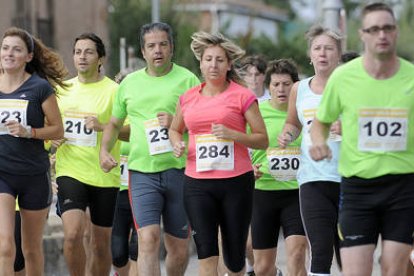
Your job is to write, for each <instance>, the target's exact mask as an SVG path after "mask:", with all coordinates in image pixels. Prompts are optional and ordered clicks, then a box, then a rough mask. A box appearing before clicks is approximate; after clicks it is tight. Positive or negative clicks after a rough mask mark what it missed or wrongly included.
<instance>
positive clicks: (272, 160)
mask: <svg viewBox="0 0 414 276" xmlns="http://www.w3.org/2000/svg"><path fill="white" fill-rule="evenodd" d="M297 81H299V76H298V72H297V69H296V65H295V64H294V63H293V62H292V61H291V60H287V59H280V60H275V61H272V62H270V63H269V67H268V69H267V71H266V78H265V85H266V87H268V88H269V90H270V95H271V100H268V101H264V102H262V103H260V104H259V109H260V112H261V114H262V116H263V119H264V122H265V124H266V130H267V134H268V137H269V147H268V148H267V150H254V151H253V156H252V162H253V165H254V168H255V176H256V185H255V190H254V196H253V216H252V239H253V252H254V259H255V260H256V262H255V265H254V271H255V274H256V275H257V276H259V275H281V272H280V270H279V269H277V268H276V266H275V262H276V255H277V245H278V239H279V229H280V228H282V230H283V235H284V238H285V243H286V252H287V268H288V271H287V274H288V275H306V268H305V259H306V258H305V257H306V247H307V243H306V238H305V231H304V230H303V225H302V220H301V216H300V208H299V186H298V182H297V181H296V173H297V169H298V168H299V157H300V156H299V155H300V142H301V137H299V138H298V139H296V140H295V141H294V142H293V143H291V144H290V146H289V147H287V148H286V149H280V148H278V146H277V137H278V135H279V134H280V132H281V131H282V128H283V125H284V123H285V120H286V117H287V106H288V100H289V94H290V90H291V88H292V86H293V84H294V83H295V82H297ZM277 271H279V272H277Z"/></svg>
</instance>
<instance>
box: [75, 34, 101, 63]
mask: <svg viewBox="0 0 414 276" xmlns="http://www.w3.org/2000/svg"><path fill="white" fill-rule="evenodd" d="M85 39H89V40H92V41H93V42H94V43H95V46H96V52H97V53H98V56H99V57H100V58H101V57H104V56H106V51H105V45H104V44H103V42H102V39H101V38H100V37H99V36H97V35H96V34H94V33H83V34H81V35H80V36H78V37H76V38H75V43H73V48H74V49H73V51H75V45H76V42H78V40H85Z"/></svg>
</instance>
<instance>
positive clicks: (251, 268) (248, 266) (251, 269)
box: [246, 260, 253, 273]
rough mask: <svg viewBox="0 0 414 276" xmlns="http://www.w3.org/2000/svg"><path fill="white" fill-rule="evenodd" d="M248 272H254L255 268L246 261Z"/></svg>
mask: <svg viewBox="0 0 414 276" xmlns="http://www.w3.org/2000/svg"><path fill="white" fill-rule="evenodd" d="M246 272H247V273H248V272H253V266H251V265H249V263H248V262H247V260H246Z"/></svg>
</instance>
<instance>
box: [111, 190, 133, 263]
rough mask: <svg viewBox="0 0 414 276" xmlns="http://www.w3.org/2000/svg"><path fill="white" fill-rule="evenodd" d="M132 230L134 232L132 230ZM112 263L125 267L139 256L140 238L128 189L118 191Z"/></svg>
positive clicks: (112, 242)
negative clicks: (129, 261) (138, 238)
mask: <svg viewBox="0 0 414 276" xmlns="http://www.w3.org/2000/svg"><path fill="white" fill-rule="evenodd" d="M131 231H132V232H131ZM111 252H112V264H113V265H114V266H116V267H123V266H125V265H126V264H127V263H128V260H129V259H131V260H134V261H136V260H137V258H138V240H137V231H136V230H135V226H134V220H133V218H132V211H131V205H130V204H129V197H128V190H123V191H119V192H118V197H117V199H116V204H115V213H114V223H113V226H112V237H111Z"/></svg>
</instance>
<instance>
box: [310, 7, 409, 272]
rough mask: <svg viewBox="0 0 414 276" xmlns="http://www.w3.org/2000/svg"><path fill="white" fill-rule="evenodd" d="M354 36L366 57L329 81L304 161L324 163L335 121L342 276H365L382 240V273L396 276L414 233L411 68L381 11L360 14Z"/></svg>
mask: <svg viewBox="0 0 414 276" xmlns="http://www.w3.org/2000/svg"><path fill="white" fill-rule="evenodd" d="M359 34H360V38H361V40H362V42H363V44H364V48H365V51H364V53H363V55H362V57H361V58H356V59H354V60H352V61H350V62H348V63H347V64H345V65H343V66H341V67H339V68H338V69H337V70H336V71H335V72H334V73H333V74H332V75H331V77H330V79H329V81H328V83H327V86H326V88H325V92H324V96H323V99H322V102H321V105H320V107H319V110H318V113H317V115H316V119H315V120H314V123H313V124H312V129H311V137H312V144H313V146H312V147H311V148H310V154H311V156H312V158H313V159H314V160H322V159H325V158H328V159H329V158H330V156H331V153H330V150H329V148H328V146H327V144H326V138H327V136H328V132H329V127H330V125H331V123H332V122H334V121H335V120H337V119H338V118H339V117H340V118H341V122H342V144H341V156H340V160H339V172H340V174H341V175H342V182H341V194H342V196H341V202H340V211H339V225H338V228H339V229H338V230H339V235H340V238H341V241H342V248H341V258H342V264H343V274H344V275H371V273H372V262H373V252H374V250H375V246H376V243H377V241H378V236H379V235H381V239H382V257H381V266H382V271H383V272H384V273H385V274H384V275H400V274H401V268H403V267H406V263H407V260H408V256H409V252H410V248H411V245H412V243H413V237H412V233H413V230H414V220H413V219H412V218H413V216H414V204H413V203H414V185H413V182H414V163H413V157H414V129H413V128H412V127H411V128H410V127H409V126H410V125H412V124H413V122H414V66H413V65H412V64H411V63H409V62H407V61H405V60H404V59H401V58H399V57H398V56H397V53H396V42H397V37H398V29H397V26H396V20H395V17H394V14H393V11H392V9H391V8H390V7H389V6H387V5H386V4H383V3H374V4H370V5H367V6H366V7H365V8H364V9H363V11H362V27H361V29H360V30H359Z"/></svg>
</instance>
